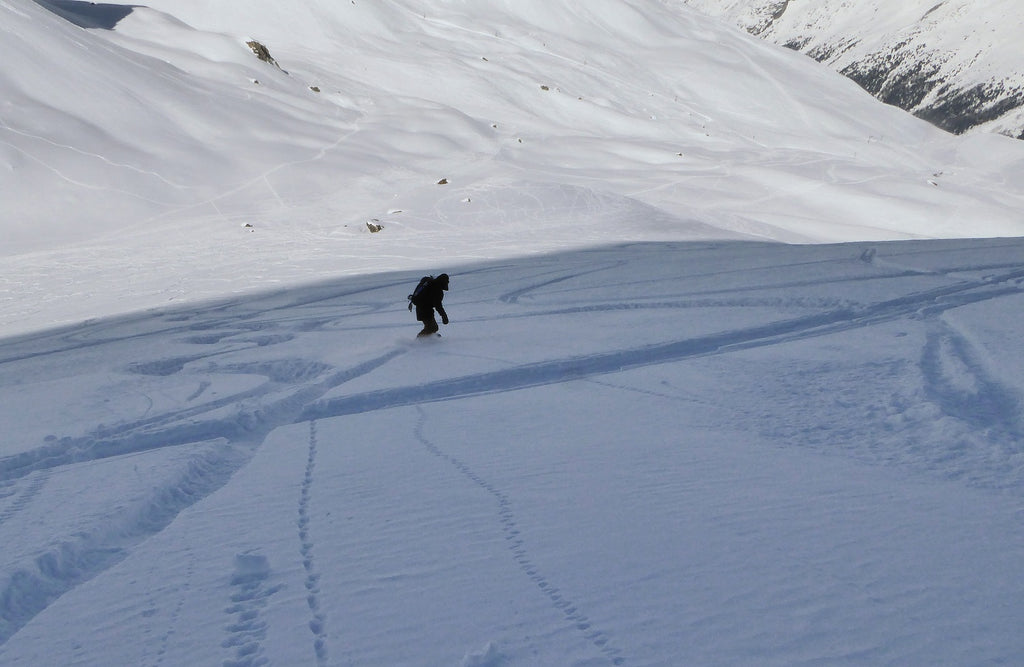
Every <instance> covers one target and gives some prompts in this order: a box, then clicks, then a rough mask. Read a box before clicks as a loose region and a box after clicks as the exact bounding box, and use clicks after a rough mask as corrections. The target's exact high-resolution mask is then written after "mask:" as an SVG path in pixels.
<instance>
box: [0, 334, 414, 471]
mask: <svg viewBox="0 0 1024 667" xmlns="http://www.w3.org/2000/svg"><path fill="white" fill-rule="evenodd" d="M405 352H406V350H405V349H404V348H397V349H393V350H389V351H388V352H386V353H384V354H383V355H381V356H379V357H375V358H373V359H370V360H368V361H366V362H363V363H362V364H358V365H356V366H353V367H352V368H348V369H345V370H342V371H338V372H336V373H333V374H331V375H330V376H329V377H328V378H327V379H325V380H323V381H321V382H318V383H316V384H313V385H310V386H306V387H301V388H299V389H298V390H297V391H291V392H290V393H286V394H284V395H283V396H282V397H281V398H279V399H277V400H276V401H274V402H271V403H267V404H263V405H259V406H257V407H246V406H243V405H242V401H243V400H245V399H249V398H258V397H268V396H272V395H273V388H274V387H276V386H279V385H283V384H284V383H280V382H273V381H272V382H270V383H268V385H269V388H268V385H262V386H261V387H259V388H257V389H254V390H251V391H248V392H243V393H241V394H236V395H234V396H233V397H231V398H229V399H217V400H215V401H212V402H211V403H208V404H205V405H203V406H199V407H190V408H186V409H184V410H181V411H177V412H172V413H166V414H163V415H159V416H156V417H151V418H148V419H142V420H139V421H136V422H130V423H128V424H123V425H121V426H118V427H116V428H113V429H111V428H103V429H98V430H97V431H94V432H93V433H92V434H90V435H88V436H83V437H78V438H62V439H60V440H58V441H56V442H52V443H47V444H45V445H43V446H41V447H37V448H36V449H32V450H29V451H26V452H21V453H19V454H15V455H13V456H9V457H7V458H4V459H0V480H9V479H17V478H19V477H25V476H27V475H30V474H31V473H33V472H35V471H36V470H47V469H51V468H57V467H60V466H64V465H69V464H72V463H85V462H89V461H97V460H100V459H106V458H110V457H113V456H122V455H125V454H137V453H140V452H145V451H149V450H153V449H161V448H163V447H177V446H181V445H190V444H194V443H197V442H204V441H208V440H216V439H223V440H226V441H228V442H231V443H235V444H250V445H256V444H259V443H260V442H262V441H263V439H264V438H265V437H266V435H267V433H269V432H270V431H271V430H273V429H274V428H277V427H278V426H280V425H282V424H290V423H297V422H293V421H292V419H293V418H294V415H296V414H297V413H298V412H299V411H300V410H302V409H303V408H304V407H305V406H306V405H307V404H308V403H309V402H310V401H313V400H315V399H316V398H318V397H319V396H322V395H323V394H324V393H326V392H327V391H329V390H330V389H333V388H335V387H337V386H339V385H341V384H344V383H345V382H348V381H349V380H352V379H354V378H357V377H359V376H361V375H365V374H366V373H370V372H371V371H373V370H374V369H376V368H378V367H380V366H382V365H384V364H386V363H387V362H389V361H391V360H392V359H394V358H395V357H397V356H398V355H400V354H404V353H405ZM271 363H273V362H271ZM244 370H247V371H249V372H252V371H253V369H251V368H246V369H244ZM232 404H237V405H239V409H238V411H237V412H235V413H233V414H231V415H228V416H220V417H214V418H210V419H206V420H201V421H196V420H193V421H190V422H189V423H181V422H182V420H185V419H190V418H192V417H194V416H196V415H198V414H202V413H207V412H212V411H214V410H215V409H217V408H221V407H224V406H226V405H232ZM300 421H305V420H300ZM154 427H156V428H154Z"/></svg>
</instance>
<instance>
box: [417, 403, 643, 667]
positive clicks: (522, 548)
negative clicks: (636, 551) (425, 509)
mask: <svg viewBox="0 0 1024 667" xmlns="http://www.w3.org/2000/svg"><path fill="white" fill-rule="evenodd" d="M416 410H417V412H418V414H419V419H418V420H417V422H416V427H415V433H414V434H415V436H416V440H417V441H418V442H419V443H420V444H422V445H423V446H424V447H425V448H426V449H427V451H429V452H430V453H431V454H433V455H434V456H436V457H438V458H439V459H441V460H443V461H445V462H447V463H449V464H451V465H452V466H453V467H454V468H455V469H456V470H458V471H459V472H460V473H462V475H463V476H465V477H466V478H467V479H468V480H469V481H471V482H472V483H473V484H475V485H477V486H479V487H480V488H481V489H483V490H484V491H486V492H487V493H489V494H490V495H492V496H493V497H494V499H495V500H496V501H497V508H498V518H499V519H500V521H501V529H502V532H503V533H504V535H505V540H506V541H507V542H508V548H509V551H511V552H512V560H513V561H515V563H516V565H518V566H519V569H521V570H522V571H523V573H524V574H526V576H527V577H529V578H530V581H532V582H533V583H534V584H536V586H537V588H538V589H539V590H540V591H541V592H542V593H543V594H544V595H545V596H546V597H547V598H548V599H549V600H550V601H551V604H552V606H554V608H555V609H557V610H558V611H559V612H560V613H561V614H563V615H564V617H565V620H566V621H568V622H569V623H570V624H571V625H572V626H573V627H574V628H575V629H576V630H578V631H579V632H580V633H582V634H583V636H584V637H585V638H586V639H587V640H588V641H589V642H591V643H592V644H594V646H596V647H597V648H598V649H599V650H600V651H601V653H603V654H604V655H605V656H606V657H607V658H608V659H609V660H610V661H611V662H612V664H614V665H624V664H626V659H625V658H624V657H623V656H622V651H621V650H620V649H619V648H617V647H616V646H615V645H614V644H613V643H612V641H611V637H610V636H609V634H608V633H606V632H605V631H603V630H600V629H599V628H597V627H595V626H594V625H593V624H592V623H591V622H590V619H589V618H587V616H586V615H585V614H583V613H582V612H581V611H580V610H579V607H578V605H576V604H574V603H573V601H572V600H571V599H569V598H568V597H566V596H565V595H563V594H562V592H561V590H560V589H559V588H558V587H557V586H555V585H553V584H552V582H551V581H550V580H549V578H548V577H547V576H545V575H544V573H542V572H541V571H540V568H538V567H537V566H536V565H535V564H534V563H533V561H532V560H531V558H530V555H529V552H528V551H527V547H526V544H525V541H524V540H523V538H522V536H521V534H522V533H521V531H520V528H519V520H518V519H517V518H516V515H515V512H514V511H513V509H512V499H511V498H510V497H509V496H508V494H507V493H505V492H504V491H502V490H501V489H499V488H497V487H496V486H494V485H493V484H491V483H490V482H488V481H487V480H486V479H484V478H482V477H481V476H480V475H478V474H477V473H476V472H474V471H473V469H472V468H470V467H469V466H468V465H466V463H464V462H463V461H461V460H459V459H458V458H457V457H455V456H452V455H451V454H448V453H447V452H445V451H444V450H442V449H441V448H440V447H438V446H437V444H436V443H434V442H433V441H432V440H430V439H429V438H427V437H426V435H425V434H424V432H423V431H424V427H425V425H426V422H427V413H426V411H425V410H424V409H423V408H422V407H420V406H416Z"/></svg>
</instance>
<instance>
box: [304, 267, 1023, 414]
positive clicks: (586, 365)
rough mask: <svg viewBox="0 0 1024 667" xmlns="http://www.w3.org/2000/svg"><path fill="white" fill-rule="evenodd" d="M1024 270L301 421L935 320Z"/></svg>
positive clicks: (503, 374)
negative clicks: (913, 319) (885, 324)
mask: <svg viewBox="0 0 1024 667" xmlns="http://www.w3.org/2000/svg"><path fill="white" fill-rule="evenodd" d="M1022 278H1024V270H1017V271H1012V272H1009V273H1006V274H1002V275H999V276H992V277H990V279H989V280H988V281H986V282H984V283H980V284H979V283H978V282H974V281H963V282H958V283H955V284H953V285H948V286H944V287H938V288H935V289H931V290H926V291H923V292H918V293H915V294H910V295H907V296H903V297H899V298H896V299H891V300H888V301H882V302H879V303H875V304H871V305H868V306H864V307H861V308H839V309H835V310H829V311H825V312H822V313H816V314H813V315H807V316H804V317H797V318H794V319H790V320H783V321H780V322H774V323H771V324H766V325H762V326H755V327H750V328H746V329H738V330H735V331H725V332H721V333H715V334H709V335H706V336H699V337H694V338H686V339H682V340H677V341H670V342H667V343H660V344H655V345H647V346H644V347H638V348H633V349H625V350H614V351H611V352H600V353H595V354H590V355H582V356H577V357H569V358H565V359H554V360H549V361H540V362H536V363H531V364H525V365H521V366H515V367H512V368H506V369H501V370H496V371H489V372H486V373H479V374H474V375H466V376H462V377H455V378H450V379H446V380H440V381H438V382H433V383H430V384H425V385H412V386H406V387H396V388H392V389H381V390H376V391H370V392H365V393H361V394H353V395H349V396H342V397H338V398H333V399H329V400H325V401H319V402H316V403H313V404H311V405H309V406H308V407H307V408H306V409H305V410H303V411H302V413H301V414H300V416H299V419H298V420H297V421H308V420H312V419H329V418H331V417H341V416H344V415H351V414H359V413H364V412H371V411H374V410H381V409H387V408H395V407H404V406H409V405H416V404H421V403H430V402H434V401H446V400H453V399H459V398H467V397H470V396H477V395H483V394H494V393H501V392H506V391H515V390H518V389H526V388H529V387H537V386H542V385H547V384H554V383H558V382H565V381H567V380H574V379H584V378H589V377H593V376H597V375H604V374H608V373H617V372H620V371H624V370H629V369H633V368H640V367H643V366H651V365H656V364H664V363H671V362H675V361H682V360H684V359H691V358H695V357H702V356H708V355H713V354H723V353H727V352H731V351H736V350H743V349H748V348H754V347H764V346H769V345H778V344H781V343H787V342H792V341H798V340H803V339H807V338H813V337H818V336H824V335H828V334H833V333H837V332H840V331H846V330H849V329H855V328H860V327H867V326H872V325H875V324H880V323H882V322H888V321H891V320H895V319H898V318H901V317H934V316H937V315H939V314H941V313H942V312H945V311H946V310H950V309H952V308H958V307H960V306H965V305H968V304H971V303H977V302H981V301H987V300H989V299H994V298H997V297H1001V296H1006V295H1009V294H1019V293H1021V292H1022V291H1024V289H1022V288H1021V286H1019V285H1016V284H1011V283H1012V282H1013V281H1016V280H1020V279H1022Z"/></svg>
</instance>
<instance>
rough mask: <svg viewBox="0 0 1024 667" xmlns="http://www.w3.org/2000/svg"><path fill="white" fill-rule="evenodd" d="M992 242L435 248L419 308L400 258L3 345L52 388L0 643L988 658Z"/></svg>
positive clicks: (1015, 485) (23, 654) (994, 578)
mask: <svg viewBox="0 0 1024 667" xmlns="http://www.w3.org/2000/svg"><path fill="white" fill-rule="evenodd" d="M1019 252H1020V243H1019V242H1017V241H1015V240H999V239H994V240H987V241H947V242H914V243H894V244H860V245H848V244H840V245H833V246H784V245H778V244H752V243H735V242H732V243H729V242H700V243H690V244H674V245H671V244H642V245H633V246H623V247H619V248H604V249H592V250H588V251H580V252H577V253H563V254H561V255H554V256H540V257H537V258H534V259H524V260H519V261H506V262H502V263H487V264H478V265H475V266H467V267H465V268H463V269H459V268H456V269H451V270H450V273H451V274H452V292H451V294H450V295H449V299H448V301H449V302H450V303H449V304H448V311H449V314H450V315H451V317H452V325H451V326H449V327H444V328H443V330H442V332H443V333H444V334H445V336H444V337H443V338H441V339H436V340H429V341H415V340H412V336H413V335H414V334H415V331H416V329H417V328H418V327H417V326H416V323H415V322H413V321H412V316H411V315H409V313H407V312H406V311H405V310H404V307H403V305H402V303H403V299H404V294H405V293H406V292H407V291H408V287H409V286H410V285H412V284H414V283H415V281H416V279H417V278H418V274H413V273H402V274H394V275H382V276H364V277H358V278H351V279H347V280H345V281H340V282H337V283H325V284H322V285H319V286H312V287H309V288H305V289H300V290H282V291H279V292H275V293H268V294H267V295H265V296H262V297H260V298H258V299H253V298H235V299H231V300H226V301H224V302H221V303H219V304H208V305H207V306H205V307H204V308H202V309H190V308H181V309H175V310H165V311H159V312H152V313H148V314H144V315H138V316H134V317H132V318H122V319H119V320H118V319H115V320H110V321H98V322H95V323H93V324H92V325H91V327H90V328H88V329H85V330H77V329H76V330H72V332H73V335H72V332H60V331H58V332H54V333H53V335H51V336H36V337H32V338H25V339H21V340H17V339H15V340H12V341H9V342H8V343H7V344H5V345H4V354H3V355H2V358H3V360H4V361H3V363H2V364H0V366H2V368H3V376H2V377H3V378H4V384H3V392H4V395H5V397H6V396H14V395H19V394H24V395H26V396H42V395H44V390H45V391H50V392H51V393H52V394H53V396H54V398H55V399H56V400H54V401H52V402H50V404H49V408H48V409H49V411H50V413H52V414H54V415H56V414H60V413H69V414H72V415H78V417H77V418H76V419H75V420H69V422H61V421H59V420H57V421H51V422H49V423H50V424H51V425H59V424H61V423H66V424H68V425H67V427H66V428H67V429H68V430H67V431H62V432H58V433H50V434H47V435H44V436H43V437H42V439H41V440H40V437H39V434H40V433H42V432H43V430H44V429H43V426H42V424H35V425H32V422H31V421H29V420H26V421H25V424H26V425H25V427H24V428H22V429H18V430H16V431H12V432H11V434H10V435H11V436H13V437H12V438H10V439H9V440H8V442H7V444H6V445H5V447H6V452H7V454H8V455H7V457H6V458H4V459H2V460H0V473H2V476H3V480H4V481H3V489H4V493H3V494H2V496H0V502H2V503H3V504H2V505H0V517H2V519H3V520H2V521H0V537H2V538H3V539H5V540H8V542H7V543H10V542H9V540H10V539H11V537H10V536H13V535H19V538H18V541H19V544H20V547H19V549H18V550H5V554H4V557H5V562H6V565H5V571H6V573H7V575H6V579H5V583H4V584H3V586H4V588H3V593H2V595H0V600H2V601H3V603H2V605H0V617H2V619H3V625H2V627H3V628H5V630H4V635H3V638H4V641H3V643H2V644H0V659H2V660H3V662H4V663H5V664H12V665H17V664H38V662H39V661H46V660H57V661H58V662H62V663H67V664H75V663H77V664H110V662H111V661H113V662H116V663H123V664H187V663H190V662H209V661H210V660H211V656H214V658H213V659H214V660H215V661H217V662H220V663H222V664H224V665H252V664H262V663H263V662H270V663H285V664H324V665H327V664H339V663H340V664H382V663H386V664H409V665H419V664H466V665H499V664H502V665H510V664H524V665H525V664H577V665H590V664H595V665H596V664H672V663H674V662H677V661H679V660H684V661H685V662H695V663H700V664H743V663H749V662H751V661H756V662H759V663H762V664H779V665H782V664H796V663H800V662H804V661H806V662H821V661H827V662H830V663H839V664H842V663H850V664H863V662H865V661H869V662H899V663H904V664H942V663H946V664H969V663H974V662H989V661H992V662H997V661H1000V660H1007V659H1010V658H1011V657H1012V656H1014V655H1016V654H1017V653H1018V652H1019V651H1020V649H1021V647H1020V646H1019V645H1018V643H1017V636H1018V635H1017V633H1015V632H1014V631H1013V629H1014V627H1016V624H1017V622H1018V620H1019V617H1020V610H1019V609H1018V607H1019V604H1018V602H1017V601H1018V600H1019V599H1022V598H1021V592H1022V591H1021V586H1022V585H1024V582H1022V581H1021V580H1020V577H1019V576H1018V575H1019V568H1018V567H1017V563H1018V562H1019V558H1020V555H1021V553H1022V551H1024V544H1022V543H1021V539H1020V533H1019V531H1017V530H1016V525H1017V523H1018V522H1019V511H1018V505H1019V503H1018V502H1017V498H1018V496H1019V489H1020V488H1021V486H1020V482H1021V477H1022V475H1024V468H1022V465H1021V464H1022V463H1024V460H1022V458H1021V454H1020V441H1021V433H1022V427H1021V423H1020V418H1019V414H1020V412H1019V405H1020V396H1021V387H1020V383H1019V379H1018V377H1017V376H1016V375H1014V374H1012V363H1014V362H1011V366H1010V367H1007V368H1003V367H1002V366H1001V365H1000V364H999V363H998V360H997V359H998V357H999V355H1000V351H1001V350H1003V349H1005V346H1006V345H1009V344H1010V343H1009V342H1008V341H1009V340H1011V339H1013V338H1012V333H1011V332H1012V331H1015V328H1016V326H1017V325H1018V324H1019V322H1018V321H1017V319H1019V318H1016V317H1015V316H1014V315H1012V313H1014V312H1016V311H1014V310H1012V308H1010V306H1012V304H1013V303H1015V302H1016V301H1017V300H1019V298H1020V289H1021V281H1022V280H1024V268H1022V267H1021V264H1020V261H1019ZM993 312H998V313H1000V314H1001V317H998V318H996V317H992V315H991V314H992V313H993ZM1013 340H1015V339H1013ZM76 350H77V351H78V352H79V353H80V354H81V359H80V361H79V362H78V363H75V364H66V363H60V361H61V359H74V358H75V357H76V355H75V351H76ZM102 368H106V369H107V370H106V372H105V373H104V372H98V369H102ZM157 378H161V380H157ZM62 386H63V387H67V389H68V390H67V392H61V390H60V389H56V388H57V387H62ZM88 386H92V387H94V390H93V392H88V391H86V388H87V387H88ZM104 386H109V387H120V390H119V391H120V392H121V393H122V394H123V395H125V396H128V395H130V394H131V393H132V392H133V391H134V392H136V393H137V394H138V395H139V396H140V397H142V400H139V401H129V400H117V401H113V402H112V403H111V404H110V405H108V406H107V407H106V410H107V414H105V416H104V417H103V420H102V423H99V420H98V419H97V420H95V421H94V422H92V423H90V422H89V421H88V418H87V417H86V415H88V414H89V410H92V409H95V408H93V407H90V401H93V400H94V398H93V396H96V395H104V394H105V393H106V390H104V389H103V387H104ZM111 395H113V396H115V397H116V396H117V394H116V393H115V394H111ZM153 395H155V398H154V397H153ZM147 397H148V400H146V399H147ZM3 404H4V405H8V402H7V401H6V400H5V401H3ZM111 412H112V413H111ZM35 414H36V416H35V417H34V418H33V420H34V419H39V420H41V421H42V422H44V423H45V422H47V421H48V420H47V417H46V414H47V408H46V405H45V403H43V404H41V405H38V406H37V407H36V413H35ZM30 416H31V413H30ZM10 419H11V417H6V418H5V420H6V421H7V423H10V421H9V420H10ZM4 536H7V537H4Z"/></svg>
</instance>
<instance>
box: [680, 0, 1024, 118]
mask: <svg viewBox="0 0 1024 667" xmlns="http://www.w3.org/2000/svg"><path fill="white" fill-rule="evenodd" d="M682 2H684V3H685V4H688V5H691V6H693V7H695V8H696V9H699V10H701V11H703V12H705V13H707V14H709V15H712V16H718V17H721V18H724V19H727V20H731V21H733V22H735V23H737V24H738V25H740V26H741V27H742V28H744V29H745V30H747V31H749V32H751V33H753V34H755V35H759V36H761V37H763V38H764V39H767V40H770V41H773V42H775V43H777V44H780V45H783V46H785V47H787V48H790V49H793V50H795V51H799V52H801V53H804V54H806V55H808V56H810V57H812V58H814V59H815V60H818V61H819V62H822V63H825V64H827V65H829V66H831V67H833V68H835V69H836V70H838V71H839V72H841V73H842V74H844V75H846V76H848V77H850V78H851V79H853V80H854V81H856V82H857V83H858V84H860V85H861V86H862V87H863V88H864V89H865V90H867V91H869V92H870V93H871V94H873V95H875V96H876V97H878V98H879V99H880V100H882V101H884V102H886V103H888V104H892V105H895V106H898V107H901V108H903V109H906V110H907V111H910V112H911V113H913V114H914V115H916V116H918V117H919V118H922V119H924V120H927V121H929V122H931V123H933V124H934V125H937V126H939V127H941V128H943V129H945V130H948V131H950V132H954V133H958V134H959V133H963V132H967V131H969V130H972V129H974V128H976V127H979V126H981V125H985V126H986V128H985V129H987V130H991V131H996V132H1000V133H1003V134H1007V135H1009V136H1013V137H1017V138H1021V137H1024V113H1022V111H1024V69H1022V68H1021V66H1020V63H1021V59H1020V57H1019V46H1018V41H1019V40H1017V38H1016V37H1015V35H1016V34H1017V28H1015V27H1014V26H1019V25H1020V24H1021V22H1022V21H1024V5H1022V9H1020V10H1014V9H1012V8H1011V11H1010V15H1006V10H1005V9H1004V10H1003V13H1002V14H996V13H995V10H994V9H992V7H991V6H979V5H977V4H973V5H972V4H971V0H944V1H942V2H938V1H937V0H936V1H935V2H927V1H924V0H906V2H904V3H901V4H899V5H893V4H890V3H888V2H884V1H883V0H860V1H859V2H856V3H851V2H848V1H847V0H819V1H818V2H814V3H803V2H801V3H795V2H790V1H789V0H682ZM915 12H916V13H915ZM1015 12H1016V13H1015ZM1014 63H1016V66H1014Z"/></svg>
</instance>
